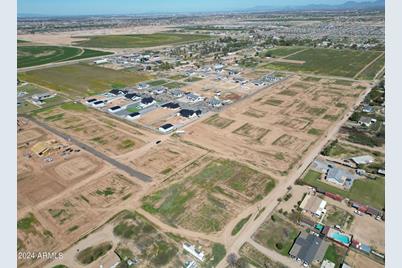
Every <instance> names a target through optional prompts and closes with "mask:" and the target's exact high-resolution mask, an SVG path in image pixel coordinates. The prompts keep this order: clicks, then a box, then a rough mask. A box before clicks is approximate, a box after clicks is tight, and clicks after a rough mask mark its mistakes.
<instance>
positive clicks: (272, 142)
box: [183, 76, 362, 177]
mask: <svg viewBox="0 0 402 268" xmlns="http://www.w3.org/2000/svg"><path fill="white" fill-rule="evenodd" d="M301 79H302V78H301V77H299V76H292V77H291V78H289V79H287V80H286V81H283V82H281V83H279V84H276V85H274V86H272V87H268V88H266V89H263V90H261V91H260V92H258V93H257V94H255V95H253V96H252V97H250V98H247V99H244V100H242V101H239V102H237V103H235V104H233V105H232V106H230V107H228V108H227V109H225V110H224V111H222V112H220V113H219V118H223V121H222V120H220V121H217V123H216V120H215V119H216V118H214V119H213V120H211V119H208V118H207V119H206V120H203V121H200V122H197V123H196V124H192V125H191V126H189V127H187V128H186V134H185V135H184V136H183V139H184V140H186V141H191V142H194V143H196V144H199V145H200V146H205V147H206V148H208V149H210V150H213V151H216V152H219V153H221V154H223V155H224V156H226V157H230V158H233V159H238V160H240V161H243V162H247V163H249V164H252V165H254V166H257V167H259V168H262V169H264V170H266V171H268V172H269V173H270V174H272V175H273V176H279V177H280V176H286V174H288V172H289V171H290V170H291V169H292V168H296V167H297V164H298V163H299V161H300V160H301V159H302V158H303V156H304V155H305V154H306V153H307V152H308V151H309V150H310V149H311V146H312V145H313V144H314V143H316V142H317V141H318V140H319V139H320V138H321V137H323V136H324V135H325V133H326V131H327V129H328V128H329V127H330V126H331V125H333V124H334V120H328V117H327V114H328V113H330V115H332V116H334V114H335V115H336V117H337V119H340V118H341V115H343V114H344V113H345V112H346V108H339V107H338V106H339V105H337V103H339V102H342V103H343V104H344V105H343V106H342V107H350V106H351V105H352V104H353V102H354V101H355V99H356V98H357V96H358V95H359V94H361V93H362V89H356V88H353V89H352V88H349V91H347V90H345V89H343V90H339V89H338V90H329V89H328V87H329V85H328V83H329V82H328V81H327V80H323V83H317V82H305V81H301ZM324 82H325V84H324ZM350 92H353V94H351V93H350ZM214 116H215V117H216V115H214ZM228 120H230V123H229V121H228Z"/></svg>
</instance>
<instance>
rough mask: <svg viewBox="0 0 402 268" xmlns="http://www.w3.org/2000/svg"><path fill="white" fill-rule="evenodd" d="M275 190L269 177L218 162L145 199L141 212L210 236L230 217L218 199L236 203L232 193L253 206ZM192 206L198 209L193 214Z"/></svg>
mask: <svg viewBox="0 0 402 268" xmlns="http://www.w3.org/2000/svg"><path fill="white" fill-rule="evenodd" d="M223 184H224V187H222V186H223ZM274 187H275V181H274V180H273V179H272V178H270V177H269V176H268V175H265V174H263V173H260V172H258V171H256V170H253V169H251V168H249V167H247V166H245V165H243V164H240V163H238V162H235V161H230V160H224V159H217V160H213V161H211V162H209V163H208V164H207V165H206V166H205V167H204V168H203V169H201V170H200V171H199V172H198V173H196V174H194V175H191V176H188V177H185V178H184V179H183V180H182V181H180V182H177V183H174V184H172V185H170V186H168V187H165V188H163V189H161V190H158V191H157V192H154V193H153V194H151V195H148V196H146V197H144V198H143V206H142V208H143V209H144V210H146V211H148V212H149V213H153V214H158V215H160V216H161V218H162V219H164V221H165V222H167V223H168V224H171V225H172V226H175V225H180V226H183V227H186V228H189V229H191V230H196V231H202V232H206V233H210V232H215V231H220V230H222V228H223V227H224V225H225V224H226V223H227V222H228V220H229V218H230V216H231V215H230V211H229V210H228V208H227V206H228V204H227V202H226V201H225V200H223V199H221V197H220V195H222V194H223V195H226V196H227V198H228V199H232V200H233V201H234V202H237V199H238V198H236V197H235V196H233V191H234V192H238V193H241V194H244V196H247V197H248V198H249V200H248V202H249V203H254V202H256V201H258V200H261V199H262V198H263V197H264V196H266V195H267V194H269V192H270V191H271V190H272V189H273V188H274ZM226 188H229V189H231V190H227V189H226ZM194 202H201V205H200V206H197V207H196V208H195V209H194V210H193V208H192V205H191V204H193V203H194ZM243 202H244V201H243ZM239 227H240V226H239Z"/></svg>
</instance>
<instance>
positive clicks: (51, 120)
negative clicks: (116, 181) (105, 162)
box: [37, 107, 156, 157]
mask: <svg viewBox="0 0 402 268" xmlns="http://www.w3.org/2000/svg"><path fill="white" fill-rule="evenodd" d="M37 116H38V117H39V118H41V119H42V120H44V121H46V122H47V123H48V124H49V125H51V126H54V127H57V128H59V129H61V130H62V131H63V132H65V133H66V134H69V135H71V136H73V137H75V138H78V139H79V140H81V141H83V142H85V143H88V144H90V145H91V146H93V147H95V148H97V149H99V150H101V151H104V152H105V153H107V154H109V155H110V156H114V157H115V156H118V155H122V154H125V153H127V152H130V151H132V150H134V149H139V148H141V147H142V146H144V145H145V144H146V143H148V142H150V141H152V140H154V139H156V136H155V134H152V133H150V132H148V131H145V130H140V129H138V128H135V127H133V126H130V125H127V124H125V123H122V122H119V121H117V120H115V119H112V118H110V117H108V116H107V115H105V114H103V113H101V112H98V111H95V110H93V109H91V110H87V111H85V112H79V111H70V110H64V109H61V108H59V107H56V108H53V109H51V110H46V111H44V112H41V113H38V114H37Z"/></svg>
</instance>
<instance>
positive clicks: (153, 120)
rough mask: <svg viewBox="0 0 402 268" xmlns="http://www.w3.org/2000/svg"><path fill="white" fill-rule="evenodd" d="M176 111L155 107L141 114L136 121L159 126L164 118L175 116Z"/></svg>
mask: <svg viewBox="0 0 402 268" xmlns="http://www.w3.org/2000/svg"><path fill="white" fill-rule="evenodd" d="M176 113H177V111H173V110H170V109H164V108H157V109H155V110H153V111H151V112H149V113H146V114H145V115H143V116H141V118H140V119H139V120H138V121H139V122H140V123H142V124H144V125H147V126H153V127H155V128H159V127H160V126H161V125H162V124H163V122H164V121H165V120H169V119H170V118H172V117H175V116H176Z"/></svg>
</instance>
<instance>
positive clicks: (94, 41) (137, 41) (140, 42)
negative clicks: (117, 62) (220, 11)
mask: <svg viewBox="0 0 402 268" xmlns="http://www.w3.org/2000/svg"><path fill="white" fill-rule="evenodd" d="M79 38H88V39H87V40H83V41H76V42H74V44H75V45H78V46H83V47H98V48H142V47H154V46H163V45H172V44H179V43H189V42H196V41H204V40H208V39H210V38H211V37H210V36H208V35H195V34H173V33H154V34H131V35H97V36H80V37H79Z"/></svg>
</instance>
